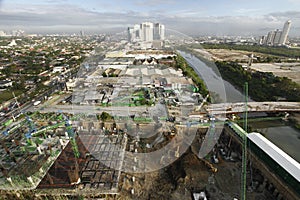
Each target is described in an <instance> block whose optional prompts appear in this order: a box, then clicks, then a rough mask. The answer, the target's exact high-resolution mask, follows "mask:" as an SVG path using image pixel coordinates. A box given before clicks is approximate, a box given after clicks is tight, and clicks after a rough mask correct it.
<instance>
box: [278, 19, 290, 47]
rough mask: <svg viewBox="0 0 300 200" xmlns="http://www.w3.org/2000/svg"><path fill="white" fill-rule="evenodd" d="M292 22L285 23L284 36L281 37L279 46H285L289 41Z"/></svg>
mask: <svg viewBox="0 0 300 200" xmlns="http://www.w3.org/2000/svg"><path fill="white" fill-rule="evenodd" d="M291 23H292V22H291V20H288V21H286V22H285V23H284V26H283V29H282V34H281V37H280V39H279V44H280V45H285V43H286V41H287V37H288V34H289V31H290V28H291Z"/></svg>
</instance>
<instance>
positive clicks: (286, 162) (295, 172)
mask: <svg viewBox="0 0 300 200" xmlns="http://www.w3.org/2000/svg"><path fill="white" fill-rule="evenodd" d="M248 138H249V139H250V140H251V141H253V142H254V143H255V144H256V145H257V146H258V147H260V148H261V149H262V150H263V151H264V152H265V153H266V154H268V155H269V156H270V157H271V158H272V159H274V160H275V161H277V162H278V163H279V164H280V165H281V167H283V168H284V169H285V170H286V171H287V172H289V173H290V174H291V175H292V176H293V177H294V178H295V179H296V180H298V181H300V164H299V163H298V162H297V161H296V160H294V159H293V158H292V157H290V156H289V155H288V154H286V153H285V152H284V151H282V150H281V149H280V148H278V147H277V146H276V145H275V144H273V143H272V142H270V141H269V140H268V139H267V138H265V137H264V136H262V135H261V134H259V133H250V134H248Z"/></svg>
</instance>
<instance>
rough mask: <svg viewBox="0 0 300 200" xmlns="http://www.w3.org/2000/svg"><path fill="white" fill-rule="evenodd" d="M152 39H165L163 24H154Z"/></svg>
mask: <svg viewBox="0 0 300 200" xmlns="http://www.w3.org/2000/svg"><path fill="white" fill-rule="evenodd" d="M153 39H154V40H164V39H165V26H164V25H162V24H160V23H155V24H154V30H153Z"/></svg>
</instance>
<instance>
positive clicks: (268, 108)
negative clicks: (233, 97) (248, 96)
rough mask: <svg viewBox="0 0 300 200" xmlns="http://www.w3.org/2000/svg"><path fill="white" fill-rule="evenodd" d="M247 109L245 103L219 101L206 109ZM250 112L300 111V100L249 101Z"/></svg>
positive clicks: (216, 111) (228, 111)
mask: <svg viewBox="0 0 300 200" xmlns="http://www.w3.org/2000/svg"><path fill="white" fill-rule="evenodd" d="M245 109H246V107H245V103H244V102H240V103H219V104H211V105H208V106H207V107H206V110H207V111H208V112H209V113H211V114H215V115H218V114H235V113H242V112H244V111H245ZM247 111H248V112H300V102H271V101H268V102H248V103H247Z"/></svg>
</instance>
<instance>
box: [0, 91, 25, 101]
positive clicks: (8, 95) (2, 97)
mask: <svg viewBox="0 0 300 200" xmlns="http://www.w3.org/2000/svg"><path fill="white" fill-rule="evenodd" d="M13 92H14V93H15V95H16V96H19V95H21V94H22V93H23V91H22V90H14V91H13ZM13 97H14V96H13V94H12V91H10V90H5V91H3V92H1V93H0V103H3V102H5V101H8V100H10V99H12V98H13Z"/></svg>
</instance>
